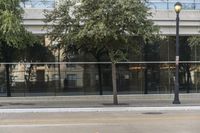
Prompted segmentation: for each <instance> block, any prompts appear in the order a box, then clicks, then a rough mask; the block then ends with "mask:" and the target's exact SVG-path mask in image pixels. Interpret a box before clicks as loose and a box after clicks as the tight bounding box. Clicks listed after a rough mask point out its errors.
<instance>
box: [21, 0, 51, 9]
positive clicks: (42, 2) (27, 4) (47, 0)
mask: <svg viewBox="0 0 200 133" xmlns="http://www.w3.org/2000/svg"><path fill="white" fill-rule="evenodd" d="M21 6H22V7H23V8H54V7H55V0H22V2H21Z"/></svg>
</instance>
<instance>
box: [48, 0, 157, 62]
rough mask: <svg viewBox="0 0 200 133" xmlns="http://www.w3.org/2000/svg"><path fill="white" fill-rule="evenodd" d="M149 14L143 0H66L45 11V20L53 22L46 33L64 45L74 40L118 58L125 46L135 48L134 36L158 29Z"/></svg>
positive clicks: (151, 33)
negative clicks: (47, 11)
mask: <svg viewBox="0 0 200 133" xmlns="http://www.w3.org/2000/svg"><path fill="white" fill-rule="evenodd" d="M150 16H151V13H149V9H148V7H146V5H145V1H142V0H81V2H80V3H79V4H76V3H75V2H73V0H66V1H65V3H63V4H62V5H60V6H59V7H58V8H57V9H55V10H54V11H52V12H51V13H47V14H46V18H47V19H46V22H47V23H53V24H54V25H53V27H52V28H53V30H52V31H49V35H50V37H51V39H52V40H59V41H60V42H61V43H62V44H63V47H66V46H68V45H71V44H73V45H74V46H76V47H77V48H80V49H82V50H86V51H87V52H91V53H93V55H94V56H96V55H95V53H96V54H97V53H98V54H99V53H100V52H102V53H108V56H109V57H110V60H111V61H112V62H117V61H120V60H125V59H126V55H127V52H128V49H138V47H137V46H136V45H138V44H139V43H140V42H139V41H138V40H137V38H136V40H134V41H133V39H135V37H136V36H138V37H139V38H142V39H143V41H145V40H147V39H151V38H153V37H152V36H154V34H155V33H156V31H157V30H156V28H155V26H154V25H153V22H152V20H149V19H148V17H150ZM102 49H103V51H102ZM99 50H101V51H99ZM94 51H96V52H94Z"/></svg>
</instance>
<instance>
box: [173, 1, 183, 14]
mask: <svg viewBox="0 0 200 133" xmlns="http://www.w3.org/2000/svg"><path fill="white" fill-rule="evenodd" d="M174 9H175V12H176V13H180V12H181V9H182V4H181V3H180V2H176V4H175V5H174Z"/></svg>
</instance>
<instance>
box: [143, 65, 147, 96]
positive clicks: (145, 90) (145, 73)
mask: <svg viewBox="0 0 200 133" xmlns="http://www.w3.org/2000/svg"><path fill="white" fill-rule="evenodd" d="M147 76H148V74H147V66H146V69H145V70H144V82H145V86H144V87H145V88H144V94H148V84H147V83H148V82H147Z"/></svg>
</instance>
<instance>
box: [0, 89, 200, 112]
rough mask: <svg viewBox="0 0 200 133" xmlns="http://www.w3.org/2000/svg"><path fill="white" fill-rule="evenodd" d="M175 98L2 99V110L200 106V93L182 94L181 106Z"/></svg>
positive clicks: (166, 96) (155, 96)
mask: <svg viewBox="0 0 200 133" xmlns="http://www.w3.org/2000/svg"><path fill="white" fill-rule="evenodd" d="M173 97H174V95H173V94H148V95H142V94H138V95H119V96H118V101H119V105H113V104H112V103H113V101H112V98H113V97H112V95H103V96H99V95H86V96H45V97H0V109H29V108H30V109H32V108H102V107H184V106H200V93H199V94H197V93H195V94H180V101H181V104H180V105H174V104H172V101H173Z"/></svg>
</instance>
